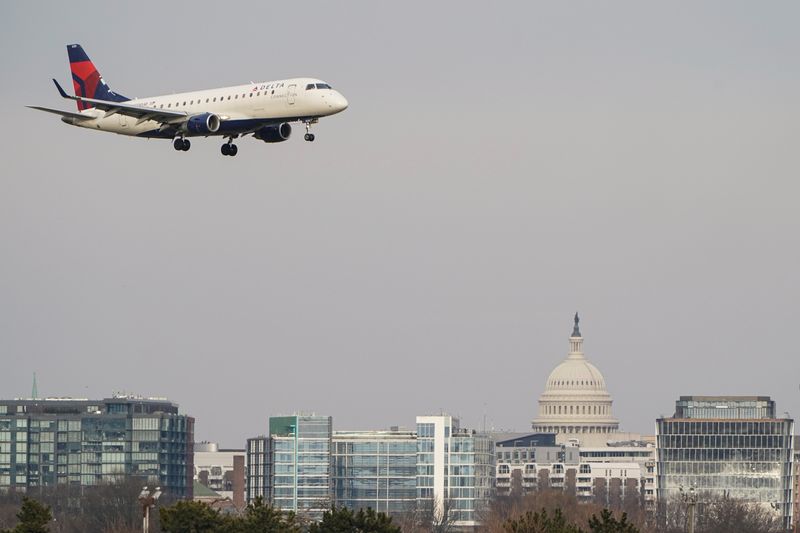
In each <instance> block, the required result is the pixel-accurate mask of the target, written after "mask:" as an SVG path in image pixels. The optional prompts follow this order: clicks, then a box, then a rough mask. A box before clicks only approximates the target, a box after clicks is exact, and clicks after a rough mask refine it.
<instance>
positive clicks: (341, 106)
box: [334, 93, 348, 112]
mask: <svg viewBox="0 0 800 533" xmlns="http://www.w3.org/2000/svg"><path fill="white" fill-rule="evenodd" d="M347 105H348V104H347V98H345V97H344V96H342V94H341V93H337V94H336V100H335V103H334V107H336V111H337V112H339V111H344V110H345V109H347Z"/></svg>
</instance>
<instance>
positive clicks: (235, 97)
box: [228, 94, 239, 100]
mask: <svg viewBox="0 0 800 533" xmlns="http://www.w3.org/2000/svg"><path fill="white" fill-rule="evenodd" d="M230 99H231V97H230V96H229V97H228V100H230ZM233 99H234V100H238V99H239V95H238V94H237V95H236V96H234V97H233Z"/></svg>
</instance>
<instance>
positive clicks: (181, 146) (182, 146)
mask: <svg viewBox="0 0 800 533" xmlns="http://www.w3.org/2000/svg"><path fill="white" fill-rule="evenodd" d="M172 146H173V147H175V149H176V150H177V151H179V152H186V151H188V150H189V148H191V147H192V143H190V142H189V139H184V138H183V137H177V138H176V139H175V140H174V141H173V142H172Z"/></svg>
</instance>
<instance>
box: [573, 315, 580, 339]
mask: <svg viewBox="0 0 800 533" xmlns="http://www.w3.org/2000/svg"><path fill="white" fill-rule="evenodd" d="M580 321H581V318H580V317H579V316H578V312H577V311H576V312H575V327H573V328H572V336H573V337H580V336H581V329H580V327H578V323H579V322H580Z"/></svg>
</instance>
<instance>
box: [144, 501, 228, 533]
mask: <svg viewBox="0 0 800 533" xmlns="http://www.w3.org/2000/svg"><path fill="white" fill-rule="evenodd" d="M158 515H159V517H160V518H161V531H163V532H164V533H206V532H208V533H216V532H217V531H218V530H220V529H222V528H223V526H224V525H226V524H225V520H223V518H222V517H220V515H219V512H217V511H215V510H214V509H212V508H211V507H210V506H209V505H208V504H207V503H203V502H194V501H179V502H177V503H176V504H175V505H171V506H169V507H161V508H160V509H159V510H158Z"/></svg>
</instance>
